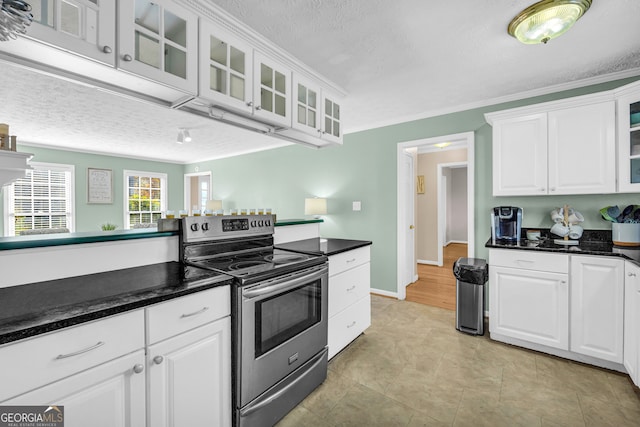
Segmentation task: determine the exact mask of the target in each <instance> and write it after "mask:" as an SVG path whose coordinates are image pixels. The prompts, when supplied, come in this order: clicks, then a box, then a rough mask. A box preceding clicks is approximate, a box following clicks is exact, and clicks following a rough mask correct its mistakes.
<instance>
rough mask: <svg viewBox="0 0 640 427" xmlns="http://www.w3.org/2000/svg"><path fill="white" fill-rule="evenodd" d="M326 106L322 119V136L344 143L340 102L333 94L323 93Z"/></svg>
mask: <svg viewBox="0 0 640 427" xmlns="http://www.w3.org/2000/svg"><path fill="white" fill-rule="evenodd" d="M322 100H323V104H324V108H323V116H324V120H323V121H322V138H324V139H327V140H329V141H331V142H334V143H339V144H341V143H342V119H341V115H340V103H338V100H337V99H336V98H334V97H332V96H329V95H326V94H323V97H322Z"/></svg>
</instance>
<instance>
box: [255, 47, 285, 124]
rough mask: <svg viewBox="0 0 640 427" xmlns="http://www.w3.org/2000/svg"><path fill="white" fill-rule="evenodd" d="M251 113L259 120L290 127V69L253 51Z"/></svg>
mask: <svg viewBox="0 0 640 427" xmlns="http://www.w3.org/2000/svg"><path fill="white" fill-rule="evenodd" d="M253 114H254V116H255V117H256V118H257V119H258V120H261V121H264V122H267V123H270V124H273V125H276V126H283V127H287V128H290V127H291V70H289V69H288V68H287V67H285V66H284V65H282V64H280V63H279V62H277V61H275V60H273V59H271V58H269V57H267V56H266V55H263V54H261V53H260V52H258V51H254V53H253Z"/></svg>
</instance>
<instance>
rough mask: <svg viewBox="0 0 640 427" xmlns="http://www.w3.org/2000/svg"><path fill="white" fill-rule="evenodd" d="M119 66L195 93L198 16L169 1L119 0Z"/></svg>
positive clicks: (196, 81)
mask: <svg viewBox="0 0 640 427" xmlns="http://www.w3.org/2000/svg"><path fill="white" fill-rule="evenodd" d="M118 43H119V51H118V61H117V67H118V68H120V69H122V70H125V71H128V72H130V73H133V74H136V75H139V76H142V77H145V78H148V79H151V80H154V81H156V82H160V83H163V84H166V85H168V86H172V87H175V88H177V89H180V90H183V91H185V92H187V93H191V94H195V93H196V92H197V86H198V47H197V43H198V16H197V15H196V14H195V13H192V12H190V11H188V10H187V9H185V8H183V7H181V6H178V5H176V4H175V2H173V1H170V0H154V1H150V0H120V2H119V8H118Z"/></svg>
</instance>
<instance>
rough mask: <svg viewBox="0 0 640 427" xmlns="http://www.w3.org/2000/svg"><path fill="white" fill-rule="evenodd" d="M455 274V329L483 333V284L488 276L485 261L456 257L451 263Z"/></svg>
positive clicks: (477, 333) (487, 267) (468, 332)
mask: <svg viewBox="0 0 640 427" xmlns="http://www.w3.org/2000/svg"><path fill="white" fill-rule="evenodd" d="M453 274H454V276H456V329H457V330H459V331H460V332H464V333H467V334H472V335H484V285H485V283H487V279H488V277H489V266H488V265H487V261H486V260H484V259H481V258H458V260H457V261H456V262H455V263H454V264H453Z"/></svg>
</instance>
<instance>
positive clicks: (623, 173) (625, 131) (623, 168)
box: [618, 83, 640, 193]
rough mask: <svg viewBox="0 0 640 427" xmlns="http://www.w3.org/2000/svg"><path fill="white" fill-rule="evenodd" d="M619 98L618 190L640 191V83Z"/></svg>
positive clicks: (632, 86) (631, 86) (633, 85)
mask: <svg viewBox="0 0 640 427" xmlns="http://www.w3.org/2000/svg"><path fill="white" fill-rule="evenodd" d="M629 88H630V89H631V90H629V91H626V92H625V93H624V95H622V96H621V97H619V98H618V156H619V158H618V191H619V192H621V193H636V192H640V83H633V84H632V85H630V86H629Z"/></svg>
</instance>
